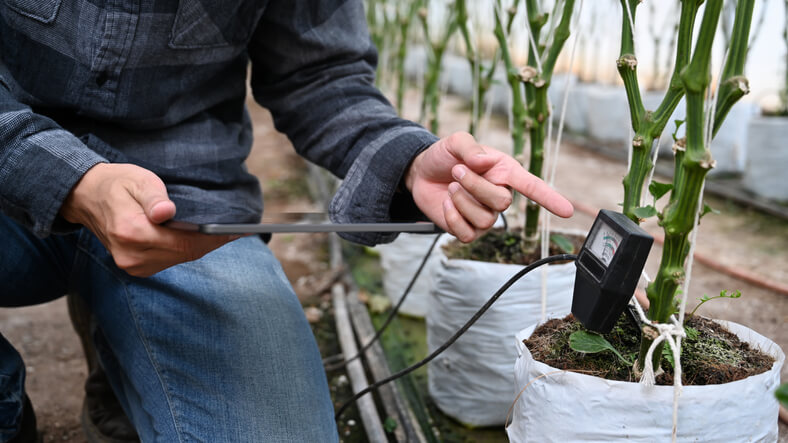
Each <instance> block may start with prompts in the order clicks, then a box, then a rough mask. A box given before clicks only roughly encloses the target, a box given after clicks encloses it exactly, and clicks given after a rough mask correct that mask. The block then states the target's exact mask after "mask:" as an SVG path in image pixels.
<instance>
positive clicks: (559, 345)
mask: <svg viewBox="0 0 788 443" xmlns="http://www.w3.org/2000/svg"><path fill="white" fill-rule="evenodd" d="M684 327H685V330H686V331H687V338H685V339H684V340H683V341H682V346H681V369H682V378H681V383H682V384H683V385H685V386H686V385H696V386H697V385H708V384H722V383H729V382H732V381H736V380H741V379H744V378H747V377H749V376H752V375H757V374H760V373H763V372H766V371H768V370H769V369H770V368H771V367H772V364H773V363H774V359H773V358H772V357H771V356H769V355H766V354H764V353H762V352H761V351H759V350H757V349H753V348H751V347H750V346H749V345H748V344H747V343H744V342H741V341H740V340H739V339H738V337H736V335H734V334H733V333H731V332H729V331H728V330H726V329H725V328H723V327H722V326H721V325H720V324H719V323H716V322H714V321H712V320H709V319H707V318H704V317H698V316H693V317H690V318H689V319H687V320H686V321H685V322H684ZM582 329H584V328H583V326H582V325H581V324H580V322H578V321H577V320H575V318H574V317H573V316H572V315H571V314H570V315H568V316H566V317H565V318H563V319H553V320H549V321H548V322H546V323H545V324H543V325H541V326H540V327H538V328H537V329H536V331H534V333H533V334H532V335H531V337H530V338H529V339H528V340H525V341H524V343H525V345H526V346H527V347H528V349H529V350H530V351H531V354H532V355H533V357H534V358H535V359H536V360H538V361H541V362H542V363H545V364H547V365H549V366H552V367H555V368H557V369H566V370H583V371H589V372H591V373H593V374H594V375H596V376H598V377H603V378H606V379H608V380H618V381H630V382H632V381H637V378H636V377H635V375H634V373H633V371H632V365H629V364H626V363H624V362H623V361H621V360H620V359H619V358H618V357H616V356H615V355H614V354H613V353H612V352H608V351H604V352H599V353H595V354H590V353H583V352H578V351H575V350H573V349H572V348H570V347H569V336H570V335H571V334H572V333H573V332H575V331H579V330H582ZM604 337H605V338H606V339H607V340H608V341H609V342H610V343H611V344H612V345H613V347H615V348H616V350H618V352H619V353H621V354H622V355H623V356H624V357H625V358H627V359H629V360H630V361H635V360H636V359H637V356H638V352H639V347H640V331H639V329H638V328H637V327H636V326H635V325H634V324H633V322H631V321H629V320H628V319H627V317H626V316H624V315H622V316H621V318H620V319H619V321H618V323H617V324H616V326H614V327H613V330H612V331H610V333H608V334H605V335H604ZM666 347H667V346H666ZM660 366H661V367H662V368H663V369H664V370H665V373H664V374H662V375H660V376H658V377H657V379H656V381H657V384H658V385H672V384H673V365H672V364H671V363H670V361H669V360H668V359H667V358H664V353H663V359H662V362H661V364H660Z"/></svg>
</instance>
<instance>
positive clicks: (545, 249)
mask: <svg viewBox="0 0 788 443" xmlns="http://www.w3.org/2000/svg"><path fill="white" fill-rule="evenodd" d="M583 1H584V0H580V7H579V9H578V11H577V17H578V20H577V21H576V22H575V41H574V42H573V43H572V51H571V52H570V54H569V71H568V72H569V73H571V72H572V66H573V65H574V62H575V53H576V49H577V42H578V41H579V40H580V35H581V30H582V29H581V27H580V20H579V17H580V14H581V13H582V11H583ZM569 80H570V76H569V75H567V76H566V80H565V84H564V95H563V97H562V100H563V105H562V106H561V115H560V117H559V119H558V134H557V135H556V141H555V143H553V139H552V136H551V133H552V129H553V119H551V118H549V121H548V123H547V131H548V137H547V143H548V147H549V149H548V151H549V152H550V156H549V157H547V158H548V160H549V162H548V165H549V166H550V167H549V169H548V173H547V174H546V176H545V178H546V182H547V184H548V185H550V186H551V187H552V186H553V183H554V182H555V176H556V169H557V166H558V154H559V152H560V151H561V136H562V135H563V133H564V120H565V119H566V108H567V103H568V102H569V90H570V89H571V82H570V81H569ZM548 107H549V108H550V114H551V115H552V104H551V103H550V102H549V100H548ZM541 212H542V216H543V219H542V233H541V235H542V245H541V246H542V251H541V256H542V258H544V257H546V256H547V255H548V254H549V253H550V221H551V216H550V213H549V212H547V211H541ZM548 268H549V266H542V273H541V277H542V288H541V289H542V316H541V319H542V323H544V322H545V321H546V320H547V274H548V270H547V269H548Z"/></svg>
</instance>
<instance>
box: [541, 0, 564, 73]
mask: <svg viewBox="0 0 788 443" xmlns="http://www.w3.org/2000/svg"><path fill="white" fill-rule="evenodd" d="M561 3H563V2H562V1H561V0H556V1H555V3H553V12H552V13H551V14H550V27H549V28H548V29H547V36H546V37H545V45H544V46H545V48H544V51H542V57H541V60H540V61H541V62H542V63H543V64H544V63H545V61H547V54H549V53H550V48H552V47H553V41H554V40H555V28H557V26H556V21H557V20H558V9H559V6H560V5H561Z"/></svg>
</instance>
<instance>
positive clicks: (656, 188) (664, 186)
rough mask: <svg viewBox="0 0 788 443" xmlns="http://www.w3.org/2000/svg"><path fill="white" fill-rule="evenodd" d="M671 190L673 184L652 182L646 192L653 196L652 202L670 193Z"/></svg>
mask: <svg viewBox="0 0 788 443" xmlns="http://www.w3.org/2000/svg"><path fill="white" fill-rule="evenodd" d="M671 189H673V183H660V182H658V181H653V182H651V184H650V185H648V192H649V193H650V194H651V195H653V196H654V201H657V200H659V199H660V198H661V197H662V196H663V195H665V194H667V193H668V192H670V190H671Z"/></svg>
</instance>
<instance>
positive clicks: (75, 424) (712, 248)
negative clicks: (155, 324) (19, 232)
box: [0, 91, 788, 442]
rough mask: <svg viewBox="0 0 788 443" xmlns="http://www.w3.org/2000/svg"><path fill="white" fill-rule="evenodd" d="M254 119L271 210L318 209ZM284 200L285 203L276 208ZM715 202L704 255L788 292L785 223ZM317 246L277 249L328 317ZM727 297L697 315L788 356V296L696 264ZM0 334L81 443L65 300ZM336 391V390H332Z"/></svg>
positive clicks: (580, 165) (45, 414)
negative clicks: (730, 325)
mask: <svg viewBox="0 0 788 443" xmlns="http://www.w3.org/2000/svg"><path fill="white" fill-rule="evenodd" d="M418 100H419V96H418V94H417V93H416V92H415V91H411V92H409V96H408V107H407V108H406V109H405V116H406V117H408V118H411V119H414V118H417V117H418ZM251 112H252V116H253V119H254V121H255V140H256V141H255V145H254V148H253V151H252V155H251V157H250V159H249V162H248V164H249V168H250V170H251V171H253V172H254V173H255V174H258V175H259V176H260V177H261V182H262V183H263V185H264V189H265V190H266V210H269V211H280V210H281V211H284V210H286V209H287V210H289V211H304V210H310V209H313V206H312V203H310V202H309V200H308V199H307V198H306V196H305V192H304V187H303V185H302V184H298V182H297V181H296V180H293V178H294V176H293V175H291V174H297V173H298V172H297V171H298V170H301V171H303V166H300V165H302V163H301V162H300V161H299V160H297V158H296V157H295V155H294V154H293V150H292V147H291V146H290V144H289V143H288V142H287V139H286V138H285V137H284V136H281V135H280V134H277V133H276V132H274V131H273V129H272V127H271V120H270V116H269V115H268V113H267V112H265V111H262V110H260V109H259V108H257V107H256V106H251ZM441 115H442V122H441V125H442V127H441V134H442V135H446V134H449V133H451V132H454V131H458V130H465V129H467V125H468V119H467V110H466V109H465V105H464V104H463V103H462V102H461V101H460V100H458V99H454V98H452V97H447V98H445V99H444V100H443V103H442V108H441ZM482 129H483V130H485V132H484V133H483V134H482V135H481V136H480V140H481V141H482V142H483V143H485V144H486V145H488V146H491V147H495V148H497V149H501V150H503V151H507V150H510V149H511V148H510V146H511V140H510V138H509V135H508V132H507V131H506V128H505V122H504V121H503V120H493V121H492V122H491V123H489V124H488V125H486V127H485V126H483V128H482ZM621 149H623V147H621ZM558 158H559V162H558V172H557V178H556V185H555V186H556V188H557V189H558V190H559V191H561V192H562V193H564V194H565V195H566V196H567V197H568V198H570V199H571V200H572V201H574V202H577V203H581V204H582V205H583V206H584V207H590V208H595V209H599V208H607V209H614V210H615V209H617V208H618V206H617V203H618V202H620V201H621V200H622V195H623V191H622V186H621V178H622V177H623V176H624V174H625V172H626V164H625V163H624V162H621V161H617V160H610V159H607V158H604V157H601V156H600V155H598V154H596V153H594V152H591V151H588V150H586V149H583V148H582V147H581V146H578V145H573V144H568V143H564V144H563V145H562V146H561V151H560V154H559V156H558ZM294 166H295V167H294ZM664 180H665V178H662V181H664ZM301 192H303V193H304V195H303V198H301V197H298V198H296V197H292V196H291V193H295V195H299V193H301ZM277 195H279V196H280V197H282V196H287V197H286V198H282V199H279V200H277ZM709 200H711V204H712V206H713V207H715V208H716V209H718V210H720V211H721V214H719V215H709V216H707V217H705V218H704V219H703V223H702V226H701V230H700V235H699V238H698V248H697V251H698V253H699V254H703V255H705V256H707V257H711V258H713V259H714V260H715V261H717V262H719V263H721V264H724V265H726V266H730V267H733V268H736V269H739V270H743V271H746V272H748V273H751V274H753V275H755V276H757V278H759V279H761V280H768V281H773V282H777V283H780V284H782V285H788V223H786V222H785V221H782V220H775V219H774V218H772V217H767V216H763V215H761V214H759V213H757V212H754V211H752V210H749V209H746V208H741V207H739V206H736V205H733V204H729V203H727V202H726V201H724V200H719V199H709ZM578 207H579V205H578ZM593 220H594V216H593V215H592V214H590V213H586V212H583V211H580V210H577V211H576V214H575V216H573V217H572V218H570V219H568V220H559V219H557V218H553V219H552V224H553V226H554V227H557V228H566V229H579V230H583V231H587V230H588V229H589V228H590V226H591V223H592V222H593ZM645 227H646V229H647V230H649V231H650V232H652V233H658V232H659V228H658V227H657V226H656V224H655V223H654V222H653V221H651V222H648V223H646V224H645ZM320 240H321V237H320V236H317V237H312V236H308V235H281V236H275V237H274V239H273V240H272V242H271V247H272V249H273V250H274V252H275V254H276V255H277V257H278V258H279V259H280V260H281V261H282V263H283V265H284V268H285V272H286V273H287V275H288V277H289V278H290V281H291V282H292V283H293V285H294V287H295V289H296V292H297V293H298V294H299V296H300V297H301V298H302V300H304V301H305V302H306V303H305V304H306V305H307V308H316V309H317V311H315V310H314V309H307V310H308V314H309V315H310V316H314V317H319V316H320V315H321V313H326V312H328V313H329V314H330V306H329V305H328V304H327V298H326V296H325V295H324V289H325V288H326V287H327V285H328V284H329V283H330V281H332V279H333V278H334V275H333V274H332V272H331V271H329V268H328V265H327V264H326V263H327V260H326V259H325V248H324V247H323V246H320V245H322V243H321V242H320ZM660 252H661V248H660V247H659V245H655V246H654V249H653V250H652V254H651V257H650V259H649V263H648V264H647V270H648V272H649V273H650V274H652V275H653V273H654V271H655V270H656V264H657V262H658V259H659V254H660ZM722 289H738V290H741V292H742V294H743V296H742V298H741V299H738V300H715V301H713V302H710V303H707V304H706V305H704V306H703V308H701V310H700V311H699V313H700V314H702V315H704V316H707V317H712V318H720V319H725V320H731V321H734V322H737V323H741V324H744V325H746V326H748V327H750V328H752V329H755V330H756V331H758V332H759V333H760V334H762V335H764V336H766V337H768V338H770V339H772V340H774V341H775V342H777V344H779V345H780V346H781V347H782V348H783V349H784V350H785V349H788V328H786V326H785V325H786V324H788V295H785V294H782V293H778V292H776V291H773V290H769V289H764V288H762V287H760V286H757V285H753V284H750V283H745V282H742V281H741V280H738V279H736V278H734V277H732V276H730V275H726V274H722V273H720V272H718V271H715V270H713V269H711V268H709V267H707V266H704V265H701V264H699V263H697V262H696V263H695V267H694V269H693V273H692V285H691V291H690V292H691V294H692V296H691V299H690V302H689V307H690V308H691V307H693V306H694V305H695V303H696V301H695V300H696V299H698V298H700V297H701V296H702V295H703V294H709V295H714V294H716V293H719V292H720V290H722ZM326 318H328V317H325V316H324V317H323V319H326ZM0 332H2V334H3V335H4V336H5V337H6V338H8V339H9V341H11V343H13V344H14V346H16V347H17V349H19V351H20V352H21V354H22V356H23V358H24V360H25V363H26V365H27V368H28V377H27V390H28V393H29V394H30V397H31V399H32V401H33V404H34V406H35V408H36V413H37V416H38V420H39V422H38V423H39V428H40V429H41V430H42V431H43V433H44V441H45V442H55V441H58V442H84V441H85V439H84V437H83V436H82V434H81V429H80V426H79V411H80V408H81V404H82V397H83V391H82V384H83V382H84V379H85V376H86V375H87V371H86V366H85V361H84V358H83V355H82V350H81V347H80V344H79V341H78V338H77V336H76V335H75V333H74V332H73V329H72V327H71V325H70V322H69V319H68V313H67V309H66V303H65V299H62V298H61V299H59V300H57V301H54V302H51V303H47V304H44V305H40V306H32V307H26V308H15V309H0ZM324 352H325V351H324ZM327 352H333V351H327ZM325 356H327V355H324V357H325ZM782 375H783V380H788V368H785V367H784V368H783V371H782ZM332 379H333V380H332ZM329 380H330V381H335V382H336V383H337V384H342V383H345V384H346V380H345V379H342V377H341V376H331V377H330V379H329ZM332 389H335V387H334V386H333V385H332ZM360 428H361V425H360V423H355V422H354V423H353V424H352V425H351V424H349V423H345V424H343V425H342V426H341V428H340V432H341V434H342V436H343V438H349V436H350V435H358V434H362V435H363V431H362V430H361V429H360ZM780 431H781V439H780V440H781V441H786V440H788V438H787V437H786V434H788V426H786V425H781V427H780ZM360 441H363V437H362V438H361V440H360Z"/></svg>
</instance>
